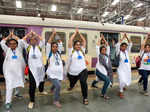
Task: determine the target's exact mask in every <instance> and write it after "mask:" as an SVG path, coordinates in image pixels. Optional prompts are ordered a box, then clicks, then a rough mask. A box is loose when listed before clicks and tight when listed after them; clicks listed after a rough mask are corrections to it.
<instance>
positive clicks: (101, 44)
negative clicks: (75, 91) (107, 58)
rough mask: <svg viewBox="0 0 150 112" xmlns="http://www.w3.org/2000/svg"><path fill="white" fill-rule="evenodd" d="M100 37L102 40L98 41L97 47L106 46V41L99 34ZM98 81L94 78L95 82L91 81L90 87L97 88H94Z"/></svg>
mask: <svg viewBox="0 0 150 112" xmlns="http://www.w3.org/2000/svg"><path fill="white" fill-rule="evenodd" d="M101 37H102V38H100V39H98V43H99V47H100V46H105V45H106V40H105V38H104V35H103V34H101ZM106 46H107V45H106ZM99 81H100V80H99V78H98V77H97V76H96V80H93V81H92V84H91V87H93V88H98V87H97V86H96V84H97V83H98V82H99Z"/></svg>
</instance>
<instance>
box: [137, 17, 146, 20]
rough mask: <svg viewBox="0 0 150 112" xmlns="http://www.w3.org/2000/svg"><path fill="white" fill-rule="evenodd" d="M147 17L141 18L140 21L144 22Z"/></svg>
mask: <svg viewBox="0 0 150 112" xmlns="http://www.w3.org/2000/svg"><path fill="white" fill-rule="evenodd" d="M144 19H146V17H142V18H139V19H138V21H143V20H144Z"/></svg>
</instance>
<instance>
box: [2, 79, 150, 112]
mask: <svg viewBox="0 0 150 112" xmlns="http://www.w3.org/2000/svg"><path fill="white" fill-rule="evenodd" d="M135 77H137V76H134V78H135ZM92 79H93V78H89V79H88V80H89V81H88V82H89V105H87V106H85V105H83V104H82V97H81V92H80V88H79V87H80V86H79V84H77V86H76V88H75V89H74V90H73V91H72V92H67V91H66V88H63V90H62V93H61V104H62V106H63V107H62V108H61V109H58V108H56V107H55V106H54V105H53V95H52V94H49V95H47V96H39V95H37V96H36V104H35V107H34V109H32V110H29V109H28V108H27V105H28V102H29V98H28V94H27V88H26V89H22V91H21V92H22V93H23V95H24V98H22V99H16V98H13V102H12V109H11V110H9V111H6V110H5V108H4V104H1V105H0V112H150V97H149V96H143V95H141V94H140V93H139V88H138V86H137V84H136V81H135V80H134V81H133V84H132V85H131V86H130V87H128V89H127V91H126V92H125V98H124V99H120V98H119V97H118V96H117V93H118V86H117V85H118V84H117V83H116V84H115V86H114V87H113V88H109V89H108V95H109V96H110V97H111V99H110V100H108V101H106V100H104V99H103V98H101V97H100V89H91V88H90V83H91V81H92ZM47 86H49V85H48V84H46V87H47ZM98 86H99V87H100V88H101V84H99V85H98ZM48 88H49V87H47V88H46V91H49V89H48ZM3 94H4V91H3Z"/></svg>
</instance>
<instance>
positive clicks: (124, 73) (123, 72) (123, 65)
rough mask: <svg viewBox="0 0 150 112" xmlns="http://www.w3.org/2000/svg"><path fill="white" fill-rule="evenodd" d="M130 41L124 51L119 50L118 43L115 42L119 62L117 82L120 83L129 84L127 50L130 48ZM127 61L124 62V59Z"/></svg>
mask: <svg viewBox="0 0 150 112" xmlns="http://www.w3.org/2000/svg"><path fill="white" fill-rule="evenodd" d="M131 47H132V43H129V45H128V48H127V50H125V52H122V51H120V43H117V44H116V50H117V54H118V53H120V64H119V67H118V68H117V72H118V78H119V83H120V86H121V85H125V86H129V85H130V84H131V64H130V59H129V54H128V53H129V52H130V50H131ZM126 59H127V60H128V62H125V60H126Z"/></svg>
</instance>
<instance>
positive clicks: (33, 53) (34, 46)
mask: <svg viewBox="0 0 150 112" xmlns="http://www.w3.org/2000/svg"><path fill="white" fill-rule="evenodd" d="M32 47H33V54H34V55H35V46H32Z"/></svg>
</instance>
